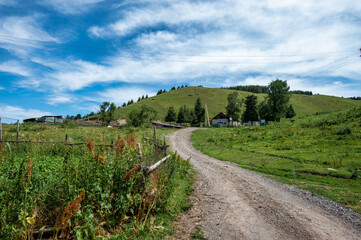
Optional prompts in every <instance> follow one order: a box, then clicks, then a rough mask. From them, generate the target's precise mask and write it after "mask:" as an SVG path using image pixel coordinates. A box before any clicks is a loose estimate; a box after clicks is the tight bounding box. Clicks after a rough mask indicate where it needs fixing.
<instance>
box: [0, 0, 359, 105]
mask: <svg viewBox="0 0 361 240" xmlns="http://www.w3.org/2000/svg"><path fill="white" fill-rule="evenodd" d="M100 1H101V0H88V1H80V0H73V1H69V0H66V1H55V0H51V1H49V2H48V3H47V4H50V5H51V6H53V7H54V8H56V9H57V10H59V11H61V12H63V13H66V14H75V13H80V12H82V11H84V10H86V9H89V7H92V6H95V4H97V3H99V2H100ZM43 3H45V1H44V2H43ZM122 4H123V5H121V6H120V7H119V8H118V10H116V12H115V13H114V15H116V16H118V15H119V17H118V19H116V20H114V22H111V23H109V24H107V25H105V26H93V27H91V28H89V29H88V31H89V32H90V33H91V34H92V35H93V36H98V37H108V38H109V39H112V38H113V37H116V38H117V39H119V36H120V37H126V38H127V39H126V41H128V43H129V45H131V46H132V49H130V51H129V52H127V51H114V53H113V56H110V57H106V58H103V59H102V60H101V61H100V62H97V63H95V62H91V61H86V60H82V59H79V58H76V57H69V58H67V59H58V58H56V57H43V58H41V59H40V58H34V59H32V61H33V62H34V63H37V64H41V65H44V66H46V67H47V68H49V69H50V70H49V71H47V72H46V73H44V74H43V75H42V76H37V75H35V74H32V75H31V76H28V78H27V82H25V81H22V82H21V85H22V86H24V87H30V88H31V87H33V88H37V89H38V88H42V89H43V90H46V91H49V94H53V96H50V97H49V103H50V104H60V103H69V102H70V101H71V100H70V99H71V98H70V97H69V95H63V96H58V95H57V93H59V92H62V93H64V94H68V93H69V92H71V91H73V92H74V91H77V90H81V89H84V88H86V87H90V86H94V85H96V84H103V83H113V82H117V83H119V82H121V83H124V82H125V83H147V84H149V83H162V84H170V83H173V82H175V81H183V82H184V81H186V82H188V83H189V84H194V85H199V84H203V85H204V84H208V85H212V86H219V84H220V82H221V83H223V84H224V85H225V84H228V85H231V84H232V83H240V84H243V83H244V84H264V85H265V84H268V83H269V81H271V80H272V79H276V78H281V79H293V84H295V86H301V87H303V86H305V87H310V86H312V81H309V79H308V77H309V76H311V75H312V74H315V73H318V75H317V76H321V77H322V76H325V77H328V76H341V77H348V78H350V79H351V80H354V81H357V79H359V69H360V63H359V62H353V63H350V64H349V65H345V66H343V67H342V68H339V69H334V68H331V67H326V68H323V70H327V71H324V72H320V71H313V70H315V69H317V68H319V67H322V66H324V65H325V64H328V63H332V62H335V61H336V60H337V59H340V58H342V57H344V56H345V55H348V54H350V53H348V52H347V51H350V50H354V51H355V58H356V56H357V54H358V52H357V49H358V48H359V46H357V44H358V43H357V40H358V39H360V38H361V32H360V31H358V29H359V23H358V22H357V17H356V18H355V17H353V14H356V13H357V12H358V11H361V6H360V4H357V1H355V0H354V1H352V0H346V2H345V3H344V4H339V3H338V1H336V0H321V1H317V3H316V2H314V1H313V0H304V1H302V2H301V1H296V0H290V1H287V2H285V1H283V2H280V1H276V0H267V1H266V0H261V1H256V2H255V1H251V0H244V1H235V0H224V1H203V2H199V1H170V0H163V1H146V0H145V1H128V2H126V3H122ZM127 4H128V5H127ZM126 6H131V7H128V8H126ZM114 15H113V17H114ZM355 16H357V15H355ZM9 19H10V20H9ZM25 20H26V19H25ZM25 20H24V18H20V20H19V18H13V19H11V18H8V19H6V21H5V25H4V24H3V26H2V27H1V26H0V34H1V31H2V30H3V31H5V30H6V31H10V30H9V29H10V28H11V26H15V27H14V29H20V30H17V31H19V32H20V33H21V34H22V35H23V36H27V37H28V38H35V37H37V36H41V34H45V35H44V36H45V37H48V38H49V40H50V41H56V39H54V38H53V37H51V36H49V35H48V34H47V33H46V32H45V31H44V30H42V28H41V27H40V26H39V25H38V24H36V22H34V21H32V20H31V19H29V21H27V22H29V26H30V27H29V28H27V25H26V24H25V22H26V21H25ZM4 26H5V27H4ZM28 29H30V30H31V31H29V32H27V30H28ZM155 29H161V30H155ZM10 33H11V32H10ZM13 34H15V33H13ZM128 37H129V38H128ZM0 39H1V38H0ZM51 39H54V40H51ZM117 41H118V40H117ZM320 52H325V54H317V55H312V54H314V53H320ZM326 52H340V53H328V54H326ZM276 56H278V57H276ZM331 66H333V65H331ZM334 66H340V65H334ZM310 73H312V74H310ZM250 75H252V76H256V77H249V76H250ZM214 79H216V80H214ZM220 79H224V80H223V81H220ZM294 79H302V81H303V82H307V84H308V85H306V84H305V85H302V84H301V83H299V82H297V81H296V80H294ZM290 81H291V80H290ZM332 81H333V80H330V82H332ZM358 81H359V80H358ZM296 84H297V85H296ZM306 90H307V89H306ZM359 90H360V89H359ZM114 98H115V97H114Z"/></svg>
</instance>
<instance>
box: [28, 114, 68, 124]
mask: <svg viewBox="0 0 361 240" xmlns="http://www.w3.org/2000/svg"><path fill="white" fill-rule="evenodd" d="M23 121H24V122H44V123H45V122H48V123H62V122H64V119H63V117H62V116H60V115H58V116H42V117H39V118H27V119H24V120H23Z"/></svg>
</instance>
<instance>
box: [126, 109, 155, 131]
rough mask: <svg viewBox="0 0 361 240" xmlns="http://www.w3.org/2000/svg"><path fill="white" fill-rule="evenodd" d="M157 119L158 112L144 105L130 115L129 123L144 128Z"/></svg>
mask: <svg viewBox="0 0 361 240" xmlns="http://www.w3.org/2000/svg"><path fill="white" fill-rule="evenodd" d="M156 117H157V111H156V110H155V109H154V108H152V107H150V106H148V105H142V106H141V107H140V109H133V110H132V111H131V112H130V113H129V115H128V119H127V121H128V123H129V124H130V125H132V126H134V127H139V126H142V125H144V124H146V123H149V122H151V121H153V120H155V118H156Z"/></svg>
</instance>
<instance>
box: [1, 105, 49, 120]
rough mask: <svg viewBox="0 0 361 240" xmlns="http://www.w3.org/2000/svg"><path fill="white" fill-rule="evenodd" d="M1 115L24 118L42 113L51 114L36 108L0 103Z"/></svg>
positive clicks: (42, 114)
mask: <svg viewBox="0 0 361 240" xmlns="http://www.w3.org/2000/svg"><path fill="white" fill-rule="evenodd" d="M0 112H1V117H8V118H15V119H20V120H23V119H26V118H32V117H41V116H44V115H52V113H50V112H45V111H41V110H37V109H24V108H22V107H17V106H10V105H4V104H0Z"/></svg>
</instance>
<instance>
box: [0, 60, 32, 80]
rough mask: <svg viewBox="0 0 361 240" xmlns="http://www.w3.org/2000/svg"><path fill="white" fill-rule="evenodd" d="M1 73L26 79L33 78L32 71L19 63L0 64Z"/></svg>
mask: <svg viewBox="0 0 361 240" xmlns="http://www.w3.org/2000/svg"><path fill="white" fill-rule="evenodd" d="M0 71H1V72H8V73H12V74H16V75H20V76H24V77H29V76H31V71H30V70H29V69H28V68H27V67H25V66H24V65H23V64H21V63H19V62H18V61H7V62H3V63H0Z"/></svg>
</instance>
